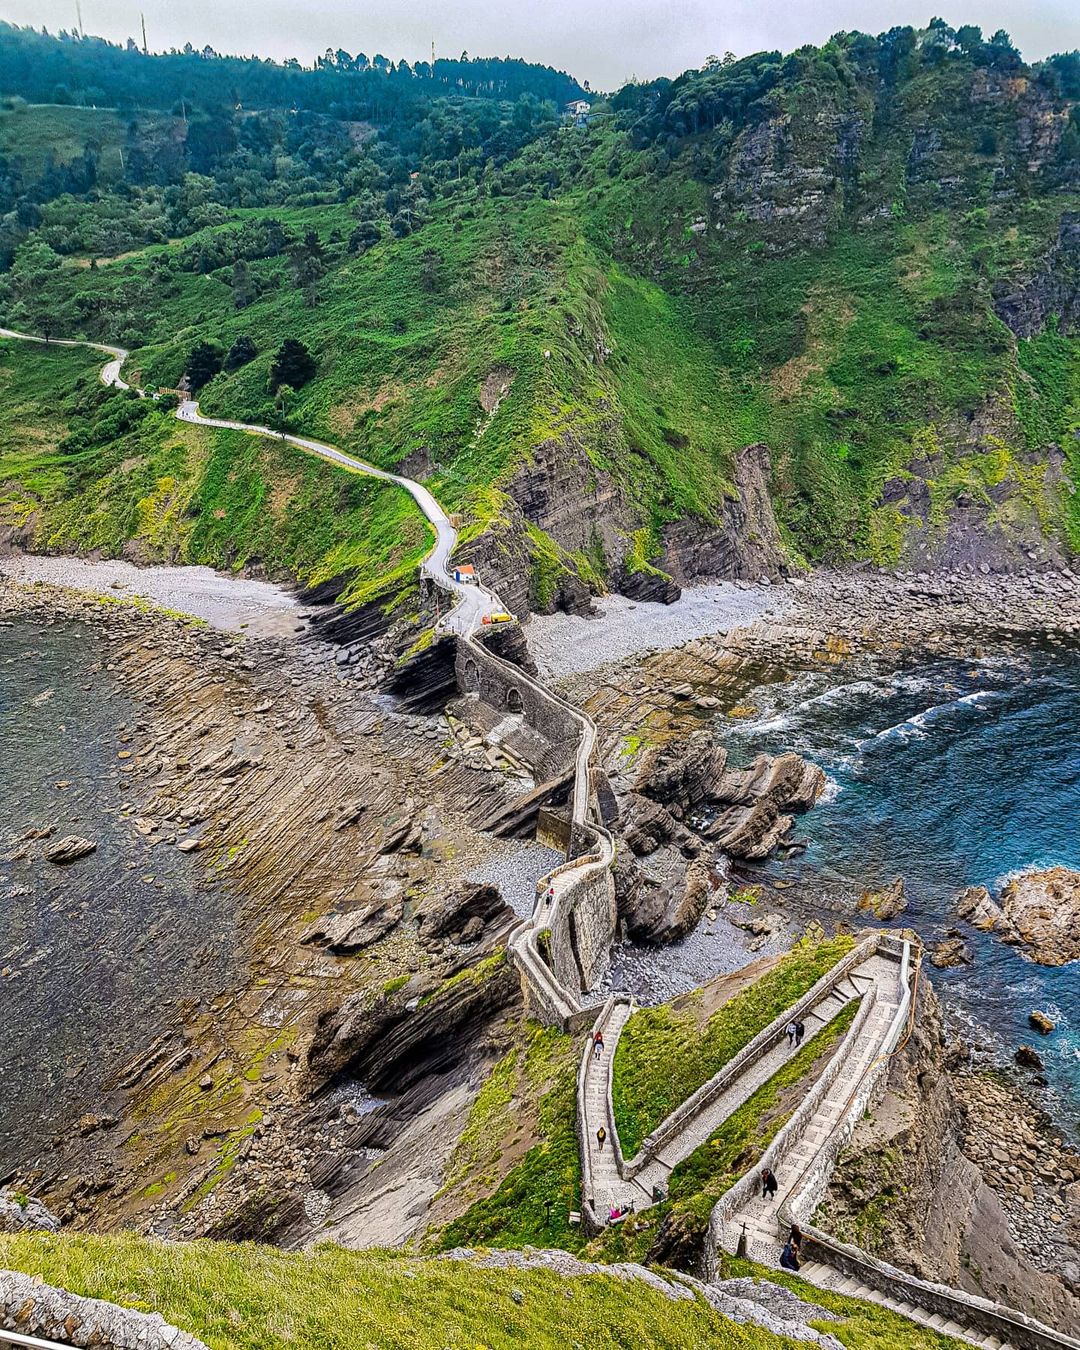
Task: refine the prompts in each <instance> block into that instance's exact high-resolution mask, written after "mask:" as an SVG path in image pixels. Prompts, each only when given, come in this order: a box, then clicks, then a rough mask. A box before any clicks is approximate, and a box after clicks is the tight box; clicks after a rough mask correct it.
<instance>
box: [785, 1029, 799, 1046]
mask: <svg viewBox="0 0 1080 1350" xmlns="http://www.w3.org/2000/svg"><path fill="white" fill-rule="evenodd" d="M798 1034H799V1028H798V1027H797V1026H796V1025H795V1023H794V1022H789V1023H788V1024H787V1043H788V1049H789V1050H790V1049H791V1048H792V1047H793V1046H794V1044H795V1037H796V1036H797V1035H798Z"/></svg>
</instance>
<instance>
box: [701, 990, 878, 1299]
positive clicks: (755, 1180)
mask: <svg viewBox="0 0 1080 1350" xmlns="http://www.w3.org/2000/svg"><path fill="white" fill-rule="evenodd" d="M877 992H878V991H877V985H876V984H875V985H874V988H873V991H872V995H871V997H869V998H867V997H864V998H863V1000H862V1006H861V1007H860V1008H859V1011H858V1012H857V1013H856V1014H855V1019H854V1021H853V1022H852V1024H851V1026H850V1027H849V1028H848V1030H847V1034H846V1035H845V1036H844V1039H843V1041H842V1042H841V1044H840V1047H839V1048H838V1049H837V1051H836V1053H835V1054H834V1055H833V1057H832V1058H831V1059H830V1060H829V1063H828V1064H827V1065H826V1067H825V1071H824V1072H823V1073H822V1075H821V1077H820V1078H819V1079H818V1080H817V1082H816V1083H815V1084H814V1086H813V1087H812V1088H811V1089H810V1091H809V1092H808V1093H807V1094H806V1096H805V1097H804V1098H803V1100H802V1101H801V1102H800V1103H799V1105H798V1107H797V1108H796V1109H795V1111H794V1112H793V1113H792V1115H791V1117H790V1119H789V1120H788V1122H787V1124H786V1125H784V1127H783V1128H782V1129H781V1130H780V1131H779V1132H778V1133H777V1134H776V1136H775V1138H774V1139H773V1141H772V1143H771V1144H769V1146H768V1148H766V1149H765V1151H764V1153H763V1154H762V1155H761V1157H760V1158H759V1159H758V1161H757V1162H756V1163H755V1164H754V1166H753V1167H751V1168H750V1170H749V1171H747V1172H745V1173H744V1174H743V1176H741V1177H740V1178H739V1180H738V1181H736V1182H735V1184H734V1185H733V1186H731V1187H729V1189H728V1190H727V1191H725V1192H724V1194H723V1195H722V1196H721V1197H720V1199H719V1200H718V1201H717V1202H716V1204H715V1205H714V1206H713V1211H712V1214H711V1216H710V1218H709V1231H708V1236H707V1238H706V1243H705V1267H706V1269H707V1270H708V1271H709V1272H710V1275H709V1278H710V1279H712V1278H713V1277H714V1276H715V1274H716V1272H717V1271H718V1270H719V1267H720V1250H721V1248H722V1246H723V1233H724V1227H725V1225H726V1224H727V1223H730V1222H731V1220H732V1218H733V1217H734V1216H735V1214H737V1213H738V1211H739V1209H741V1207H742V1206H743V1205H744V1204H746V1202H747V1201H748V1200H751V1199H752V1198H753V1196H754V1194H755V1192H756V1190H757V1188H758V1185H759V1174H760V1172H761V1170H762V1169H763V1168H765V1167H768V1168H771V1169H772V1171H774V1172H775V1171H776V1170H777V1169H778V1168H779V1167H781V1166H782V1163H783V1159H784V1158H785V1157H787V1156H788V1155H789V1154H790V1153H792V1152H794V1150H795V1149H796V1148H797V1147H798V1145H799V1143H800V1142H801V1140H802V1139H803V1137H804V1136H805V1134H806V1132H807V1131H808V1130H809V1128H810V1125H811V1123H812V1121H813V1119H814V1116H815V1114H816V1113H817V1110H818V1107H819V1106H820V1105H821V1103H822V1102H823V1101H824V1100H825V1098H826V1097H827V1096H828V1094H829V1092H830V1090H831V1088H832V1085H833V1084H834V1083H835V1082H836V1080H837V1078H839V1077H840V1074H841V1073H842V1072H843V1070H844V1066H845V1064H846V1063H847V1058H848V1055H849V1054H850V1053H851V1051H852V1050H853V1049H854V1046H855V1042H856V1041H857V1040H858V1038H859V1036H860V1035H861V1033H862V1030H863V1028H864V1027H865V1025H866V1023H867V1021H868V1020H869V1018H870V1017H871V1015H872V1013H873V1011H874V1007H875V1005H876V1004H877Z"/></svg>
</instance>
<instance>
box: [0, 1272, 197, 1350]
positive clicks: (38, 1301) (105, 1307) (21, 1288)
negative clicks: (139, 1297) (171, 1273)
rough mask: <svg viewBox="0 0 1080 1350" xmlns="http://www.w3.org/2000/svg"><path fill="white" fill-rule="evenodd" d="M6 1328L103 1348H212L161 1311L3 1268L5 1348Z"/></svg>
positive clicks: (0, 1325)
mask: <svg viewBox="0 0 1080 1350" xmlns="http://www.w3.org/2000/svg"><path fill="white" fill-rule="evenodd" d="M4 1331H13V1332H17V1333H18V1334H19V1335H21V1336H34V1337H38V1338H40V1339H42V1340H46V1341H52V1342H53V1343H54V1344H56V1345H62V1346H76V1347H84V1346H86V1347H89V1346H94V1347H100V1350H207V1346H206V1345H205V1344H204V1343H203V1342H202V1341H199V1340H196V1339H195V1337H194V1336H191V1335H189V1334H188V1333H187V1332H186V1331H180V1330H179V1329H178V1328H176V1327H174V1326H170V1325H169V1323H168V1322H166V1321H165V1319H164V1318H163V1317H162V1316H161V1315H160V1313H143V1312H135V1311H134V1310H133V1309H131V1308H120V1307H118V1306H117V1305H116V1304H115V1303H106V1302H104V1300H102V1299H97V1298H81V1297H80V1296H79V1295H77V1294H69V1293H68V1292H67V1291H66V1290H64V1289H54V1288H53V1286H52V1285H48V1284H42V1283H40V1282H39V1281H38V1280H35V1279H34V1278H32V1277H31V1276H30V1275H23V1274H21V1273H19V1272H18V1271H13V1270H0V1346H3V1344H4V1338H3V1332H4Z"/></svg>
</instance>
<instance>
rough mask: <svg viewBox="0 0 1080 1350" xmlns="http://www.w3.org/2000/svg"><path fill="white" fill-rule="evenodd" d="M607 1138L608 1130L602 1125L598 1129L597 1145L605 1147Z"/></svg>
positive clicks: (600, 1147) (601, 1147)
mask: <svg viewBox="0 0 1080 1350" xmlns="http://www.w3.org/2000/svg"><path fill="white" fill-rule="evenodd" d="M606 1138H607V1130H605V1129H604V1127H603V1125H601V1126H600V1128H599V1129H598V1130H597V1131H596V1147H597V1148H598V1149H603V1147H604V1140H605V1139H606Z"/></svg>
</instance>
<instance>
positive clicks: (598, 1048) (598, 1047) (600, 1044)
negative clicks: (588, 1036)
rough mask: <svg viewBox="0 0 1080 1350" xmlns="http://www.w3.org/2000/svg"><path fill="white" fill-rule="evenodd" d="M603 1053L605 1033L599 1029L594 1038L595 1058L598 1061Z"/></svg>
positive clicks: (593, 1052) (593, 1049) (593, 1051)
mask: <svg viewBox="0 0 1080 1350" xmlns="http://www.w3.org/2000/svg"><path fill="white" fill-rule="evenodd" d="M603 1053H604V1033H603V1032H602V1031H598V1032H597V1033H596V1035H595V1036H594V1037H593V1038H592V1054H593V1059H594V1060H597V1061H598V1060H599V1059H600V1056H601V1055H602V1054H603Z"/></svg>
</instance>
